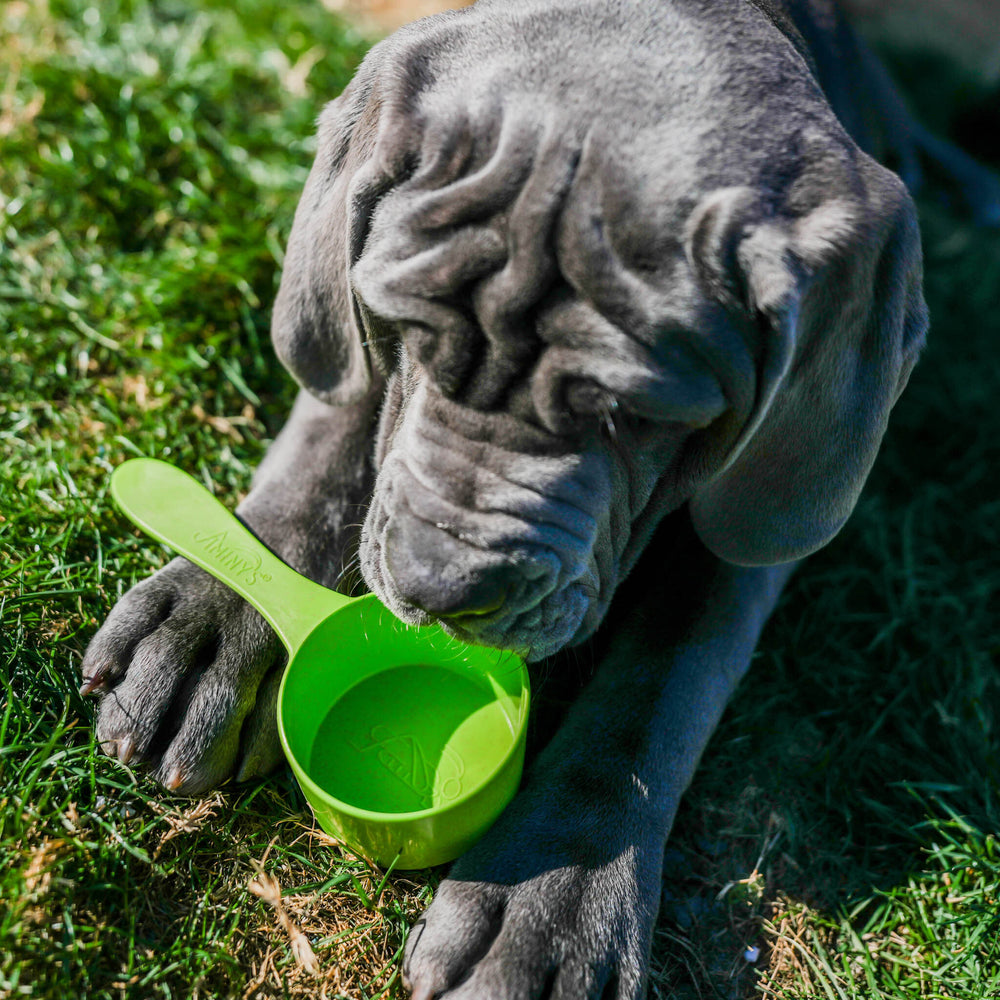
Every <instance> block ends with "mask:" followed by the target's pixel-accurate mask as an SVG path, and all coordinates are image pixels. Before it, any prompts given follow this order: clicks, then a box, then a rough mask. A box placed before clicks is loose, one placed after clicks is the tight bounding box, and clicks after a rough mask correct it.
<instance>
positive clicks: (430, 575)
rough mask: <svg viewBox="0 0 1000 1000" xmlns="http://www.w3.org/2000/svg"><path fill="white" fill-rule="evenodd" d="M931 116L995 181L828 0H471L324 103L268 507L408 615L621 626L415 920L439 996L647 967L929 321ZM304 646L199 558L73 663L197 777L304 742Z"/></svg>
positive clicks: (288, 554) (315, 565)
mask: <svg viewBox="0 0 1000 1000" xmlns="http://www.w3.org/2000/svg"><path fill="white" fill-rule="evenodd" d="M921 146H923V147H924V149H925V151H926V150H929V151H930V152H932V153H934V154H935V155H937V156H939V158H941V159H943V160H944V161H945V163H946V165H947V166H948V168H949V169H950V170H951V171H952V173H953V175H954V176H955V177H956V179H957V182H958V184H959V185H960V187H961V189H962V190H963V191H964V192H965V194H966V196H967V197H968V200H969V202H970V204H971V205H973V206H974V207H975V208H976V209H977V211H979V212H980V214H981V215H982V216H983V217H984V218H987V219H988V218H990V217H991V216H992V215H994V214H995V213H996V210H997V207H998V206H1000V189H998V188H997V186H996V183H995V181H993V179H992V178H991V177H990V176H989V175H988V174H986V173H985V171H983V170H982V169H981V168H978V167H977V166H976V165H975V164H973V163H972V162H971V161H969V160H967V159H966V158H964V157H963V156H962V154H960V153H958V151H957V150H953V149H951V148H950V147H946V146H945V145H944V144H942V143H940V141H939V140H934V141H932V140H931V139H930V137H929V136H928V135H927V133H925V132H923V131H922V130H920V129H919V128H918V127H917V126H915V124H914V123H913V122H912V120H911V119H910V118H909V116H908V115H907V114H906V113H905V109H904V108H903V105H902V103H901V102H900V100H899V98H898V96H897V95H896V93H895V91H893V90H892V89H891V85H890V84H889V82H888V79H887V77H886V76H885V74H884V73H883V72H882V71H881V69H880V67H878V65H877V63H876V62H875V61H874V59H873V58H872V57H871V56H870V55H869V54H868V53H867V51H866V50H865V49H864V48H863V46H862V45H861V43H860V42H858V40H857V39H856V38H855V37H854V35H853V34H852V33H851V31H850V29H849V28H848V26H847V24H846V23H845V22H844V21H843V19H842V18H841V16H840V14H839V13H838V11H837V9H836V8H835V7H833V6H832V4H831V3H830V2H829V0H810V2H806V0H663V2H661V3H649V2H640V0H544V2H543V0H480V2H479V3H477V4H476V5H475V6H474V7H472V8H469V9H466V10H462V11H458V12H450V13H445V14H441V15H438V16H435V17H432V18H428V19H426V20H423V21H419V22H417V23H415V24H413V25H411V26H409V27H407V28H404V29H402V30H401V31H399V32H398V33H396V34H395V35H393V36H391V37H390V38H389V39H387V40H386V41H384V42H382V43H380V44H379V45H377V46H376V47H375V48H374V49H372V50H371V52H370V54H369V55H368V56H367V57H366V59H365V60H364V62H363V64H362V65H361V67H360V69H359V70H358V72H357V74H356V76H355V78H354V80H353V81H352V83H351V84H350V85H349V86H348V88H347V89H346V90H345V91H344V93H343V94H342V95H341V96H340V97H338V98H337V99H336V100H335V101H333V102H332V103H331V104H329V105H328V106H327V107H326V109H325V110H324V111H323V113H322V116H321V118H320V121H319V142H318V152H317V154H316V159H315V163H314V165H313V168H312V171H311V173H310V175H309V178H308V181H307V183H306V186H305V190H304V192H303V194H302V198H301V201H300V204H299V206H298V209H297V213H296V216H295V220H294V224H293V228H292V232H291V236H290V239H289V243H288V249H287V256H286V259H285V263H284V271H283V275H282V279H281V286H280V289H279V292H278V295H277V299H276V302H275V305H274V314H273V328H272V329H273V339H274V343H275V346H276V349H277V352H278V354H279V357H280V358H281V360H282V362H283V364H284V365H285V366H286V367H287V368H288V370H289V371H290V372H291V373H292V374H293V375H294V376H295V378H296V379H297V380H298V381H299V383H300V384H301V386H302V392H301V393H300V395H299V397H298V399H297V401H296V403H295V405H294V408H293V410H292V413H291V415H290V417H289V419H288V422H287V424H286V425H285V427H284V429H283V430H282V431H281V433H280V434H279V435H278V437H277V439H276V440H275V442H274V444H273V446H272V447H271V448H270V450H269V451H268V453H267V456H266V458H265V460H264V461H263V463H262V465H261V467H260V468H259V470H258V471H257V473H256V475H255V478H254V481H253V487H252V490H251V492H250V493H249V495H248V496H247V498H246V500H245V501H244V502H243V503H242V504H241V506H240V508H239V514H240V517H241V518H242V519H243V521H244V522H245V523H246V524H247V525H249V527H250V528H251V529H252V530H253V531H254V532H255V533H256V534H257V535H259V537H260V538H261V539H263V540H264V542H266V543H267V544H268V545H269V546H270V547H271V548H272V549H273V550H274V551H275V552H276V553H278V554H279V555H280V556H281V557H282V558H283V559H285V560H286V561H287V562H288V563H289V564H290V565H292V566H293V567H294V568H296V569H297V570H299V571H300V572H303V573H305V574H306V575H308V576H310V577H311V578H312V579H314V580H317V581H319V582H321V583H324V584H326V585H327V586H330V587H336V586H338V584H341V583H342V571H343V569H344V568H345V566H349V565H351V560H352V553H354V552H355V551H357V557H358V559H359V563H360V568H361V571H362V573H363V576H364V579H365V581H366V583H367V585H368V586H369V587H370V588H371V589H372V590H373V591H374V592H375V593H376V594H377V595H378V596H379V598H380V599H381V600H382V601H383V602H384V603H385V605H386V606H387V607H388V608H390V609H391V610H392V611H393V612H394V613H395V614H396V615H397V616H398V617H399V618H400V619H402V620H403V621H405V622H410V623H414V624H420V623H425V622H429V621H432V620H436V621H440V622H441V623H442V624H443V625H444V626H445V627H446V628H447V629H448V630H449V631H450V632H453V633H454V634H455V635H457V636H459V637H460V638H462V639H464V640H468V641H470V642H474V643H482V644H485V645H489V646H496V647H502V648H514V649H517V650H520V651H522V652H524V653H525V654H526V655H527V656H528V658H529V660H530V661H532V662H533V663H536V664H541V663H544V664H545V668H544V669H545V670H547V671H554V670H557V669H558V668H557V666H553V664H557V662H558V660H559V657H560V656H561V655H563V651H566V650H572V651H575V655H576V656H577V657H578V661H579V662H593V663H594V664H595V668H594V672H593V676H592V678H591V679H590V680H589V682H588V684H587V686H586V687H585V688H584V690H583V691H582V693H581V694H580V696H579V698H578V699H577V700H576V701H575V702H574V703H573V705H572V707H571V708H570V709H569V711H568V712H567V715H566V718H565V720H564V722H563V724H562V725H561V727H560V728H559V729H558V731H557V732H556V733H555V735H554V736H553V737H552V739H551V741H550V742H549V743H548V744H547V746H545V747H544V748H543V749H542V750H541V751H540V752H539V754H538V756H537V758H536V759H535V761H534V763H533V765H532V766H531V767H530V768H529V770H528V771H527V773H526V777H525V780H524V783H523V787H522V789H521V791H520V793H519V795H518V796H517V797H516V798H515V800H514V801H513V802H512V804H511V805H510V806H509V807H508V809H507V810H506V811H505V812H504V814H503V815H502V816H501V818H500V819H499V821H498V822H497V824H496V825H495V826H494V828H493V829H492V830H491V831H490V832H489V833H488V834H487V835H486V836H485V837H484V838H483V839H482V840H481V841H480V842H479V843H478V844H477V845H476V846H475V847H474V848H473V849H472V850H471V851H470V852H469V853H468V854H466V855H465V856H464V857H463V858H461V859H460V860H459V861H458V862H457V863H456V864H455V865H454V867H453V869H452V871H451V873H450V876H449V878H448V879H446V880H445V881H444V882H443V883H442V884H441V886H440V888H439V890H438V891H437V893H436V896H435V899H434V901H433V903H432V905H431V906H430V907H429V909H428V910H427V912H426V913H425V914H424V916H423V917H422V918H421V919H420V920H419V921H418V923H417V925H416V926H415V927H414V929H413V931H412V933H411V934H410V936H409V939H408V942H407V946H406V954H405V958H404V964H403V973H404V981H405V983H406V984H407V987H408V988H409V989H410V990H411V991H412V996H413V997H414V998H415V1000H428V998H430V997H438V996H446V997H448V998H454V1000H461V998H466V997H468V998H472V997H475V998H478V1000H492V998H496V1000H501V998H503V1000H510V998H522V997H523V998H528V997H541V996H544V997H552V998H557V997H564V998H574V1000H580V998H584V997H587V998H590V997H593V998H598V997H601V998H609V997H615V998H635V997H640V996H642V995H643V992H644V989H645V981H646V972H647V965H648V954H649V948H650V940H651V934H652V929H653V924H654V921H655V918H656V914H657V908H658V902H659V895H660V877H661V864H662V856H663V848H664V843H665V841H666V838H667V836H668V834H669V831H670V828H671V824H672V822H673V819H674V815H675V813H676V810H677V806H678V802H679V800H680V797H681V795H682V793H683V792H684V790H685V788H686V787H687V785H688V783H689V781H690V779H691V776H692V774H693V772H694V770H695V767H696V765H697V762H698V759H699V756H700V755H701V753H702V750H703V748H704V747H705V745H706V742H707V741H708V739H709V737H710V736H711V734H712V731H713V729H714V728H715V726H716V724H717V722H718V720H719V717H720V715H721V713H722V711H723V709H724V707H725V705H726V703H727V700H728V699H729V697H730V695H731V694H732V692H733V690H734V689H735V688H736V686H737V684H738V683H739V681H740V679H741V678H742V677H743V675H744V674H745V672H746V670H747V668H748V665H749V663H750V659H751V655H752V653H753V650H754V647H755V645H756V643H757V641H758V637H759V635H760V633H761V630H762V628H763V626H764V624H765V622H766V621H767V618H768V616H769V615H770V613H771V611H772V609H773V608H774V606H775V603H776V601H777V600H778V597H779V594H780V593H781V590H782V587H783V586H784V584H785V582H786V581H787V580H788V578H789V576H790V575H791V573H792V572H793V571H794V568H795V566H796V564H797V563H798V562H799V561H800V560H801V559H803V558H804V557H806V556H807V555H809V554H810V553H812V552H814V551H815V550H817V549H818V548H820V547H821V546H823V545H824V544H825V543H827V542H828V541H829V540H830V539H831V538H832V537H833V536H834V535H835V534H836V533H837V532H838V530H839V529H840V528H841V526H842V525H843V524H844V522H845V520H846V519H847V517H848V516H849V514H850V512H851V509H852V508H853V507H854V505H855V502H856V500H857V498H858V495H859V493H860V491H861V489H862V486H863V484H864V481H865V478H866V476H867V475H868V472H869V470H870V469H871V467H872V464H873V462H874V461H875V457H876V453H877V451H878V448H879V443H880V440H881V438H882V436H883V432H884V431H885V428H886V422H887V420H888V418H889V413H890V410H891V409H892V406H893V404H894V403H895V402H896V400H897V399H898V397H899V395H900V393H901V392H902V391H903V388H904V386H905V385H906V382H907V378H908V376H909V374H910V372H911V370H912V368H913V365H914V364H915V362H916V361H917V358H918V356H919V354H920V350H921V346H922V344H923V342H924V338H925V333H926V329H927V322H928V321H927V311H926V307H925V304H924V300H923V296H922V291H921V287H922V273H921V269H922V264H921V250H920V239H919V233H918V228H917V221H916V215H915V210H914V205H913V202H912V200H911V197H910V194H909V193H908V191H907V188H906V186H905V185H904V183H903V181H902V180H901V179H900V177H899V176H898V175H897V174H896V173H894V172H893V171H891V170H889V169H887V168H886V167H884V166H882V165H880V164H879V162H877V160H876V159H875V158H874V155H875V154H877V155H878V156H881V157H883V158H886V159H887V160H889V161H890V162H894V163H895V164H896V165H897V166H898V167H899V168H900V170H901V171H902V172H903V173H904V174H908V175H909V178H908V179H910V180H911V182H914V183H915V182H916V179H917V175H918V172H919V171H918V166H919V164H918V153H919V151H920V147H921ZM359 511H361V512H362V515H360V516H359ZM359 520H362V521H363V523H362V524H361V526H360V529H359V527H358V522H359ZM581 650H583V651H585V652H580V651H581ZM282 664H283V656H282V651H281V648H280V646H279V644H278V642H277V640H276V638H275V636H274V634H273V633H272V632H271V630H270V629H269V628H268V627H267V626H266V625H265V624H264V622H263V620H262V619H261V618H260V616H259V615H258V614H257V613H256V612H255V611H253V610H252V609H251V608H249V607H248V606H247V605H246V604H245V603H244V602H243V601H242V600H241V599H240V598H238V597H236V596H235V595H234V594H232V593H231V592H230V591H229V590H227V589H226V588H225V587H224V586H222V585H221V584H219V583H217V582H216V581H215V580H214V579H212V578H211V577H209V576H208V575H206V574H205V573H203V572H202V571H200V570H198V569H196V568H195V567H194V566H192V565H190V564H189V563H187V562H185V561H184V560H183V559H175V560H173V561H172V562H170V563H169V564H168V565H167V566H166V567H164V568H163V569H162V570H160V571H159V572H158V573H157V574H155V575H154V576H153V577H151V578H150V579H148V580H146V581H144V582H142V583H140V584H138V585H137V586H136V587H134V588H133V589H132V590H131V591H130V592H129V593H127V594H126V595H125V596H124V597H123V598H122V600H121V601H120V602H119V603H118V605H117V606H116V607H115V608H114V609H113V610H112V612H111V614H110V616H109V618H108V619H107V621H106V623H105V624H104V625H103V626H102V628H101V629H100V630H99V632H98V633H97V634H96V636H95V637H94V638H93V640H92V642H91V644H90V646H89V648H88V651H87V653H86V655H85V657H84V661H83V664H82V672H83V676H84V685H83V689H82V690H83V691H84V693H90V692H101V694H102V700H101V704H100V708H99V712H98V719H97V733H98V737H99V739H100V740H101V742H102V744H103V745H104V746H105V748H107V749H108V750H109V752H111V753H114V754H116V755H117V756H118V758H119V759H120V760H121V761H123V762H128V761H130V760H135V761H144V762H146V763H148V765H149V766H150V767H151V768H152V769H153V770H154V772H155V773H156V774H157V776H158V777H159V779H160V780H161V781H162V782H163V784H164V785H165V786H166V787H167V788H169V789H171V790H174V791H177V792H181V793H189V794H196V793H200V792H202V791H204V790H205V789H207V788H209V787H211V786H214V785H216V784H218V783H220V782H222V781H224V780H226V779H228V778H236V779H238V780H245V779H248V778H252V777H254V776H257V775H261V774H265V773H267V772H268V771H269V770H271V769H272V768H274V767H275V766H277V765H278V764H279V762H280V761H281V751H280V749H279V745H278V740H277V736H276V731H275V720H274V716H275V707H274V703H275V696H276V690H277V684H278V681H279V678H280V674H281V669H282Z"/></svg>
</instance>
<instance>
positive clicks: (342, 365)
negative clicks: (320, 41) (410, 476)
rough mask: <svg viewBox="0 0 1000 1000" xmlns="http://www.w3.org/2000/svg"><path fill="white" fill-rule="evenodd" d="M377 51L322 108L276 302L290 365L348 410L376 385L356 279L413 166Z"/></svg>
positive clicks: (278, 338) (281, 343)
mask: <svg viewBox="0 0 1000 1000" xmlns="http://www.w3.org/2000/svg"><path fill="white" fill-rule="evenodd" d="M380 57H381V53H380V49H379V47H376V49H373V50H372V51H371V52H370V53H369V55H368V57H367V58H366V60H365V62H364V63H363V64H362V66H361V68H360V69H359V70H358V73H357V74H356V75H355V77H354V79H353V80H352V81H351V83H350V85H349V86H348V87H347V89H346V90H345V91H344V92H343V93H342V94H341V95H340V97H338V98H337V99H336V100H335V101H332V102H331V103H330V104H328V105H327V106H326V108H325V109H324V110H323V113H322V114H321V116H320V120H319V128H318V146H317V152H316V159H315V161H314V163H313V166H312V169H311V171H310V173H309V177H308V179H307V181H306V185H305V188H304V190H303V192H302V197H301V199H300V200H299V205H298V208H297V209H296V212H295V219H294V222H293V224H292V231H291V234H290V236H289V239H288V247H287V250H286V253H285V262H284V269H283V272H282V276H281V286H280V288H279V290H278V295H277V297H276V299H275V303H274V313H273V316H272V320H271V337H272V340H273V341H274V346H275V350H276V351H277V353H278V357H279V358H280V359H281V362H282V363H283V364H284V365H285V367H286V368H287V369H288V370H289V371H290V372H291V373H292V375H293V376H294V377H295V379H296V380H297V381H298V382H299V384H300V385H302V386H303V387H304V388H306V389H308V390H309V392H310V393H312V395H314V396H316V397H317V398H318V399H321V400H323V401H324V402H326V403H330V404H333V405H342V404H346V403H351V402H354V401H356V400H357V399H359V398H360V397H362V396H363V395H364V394H365V393H366V391H367V390H368V388H369V386H370V384H371V369H370V367H369V358H368V352H367V350H366V349H365V346H364V343H363V318H362V317H361V316H360V315H359V313H358V311H357V308H356V306H355V303H354V300H353V296H352V295H351V293H350V286H349V273H350V268H351V266H352V264H353V263H354V261H356V260H357V259H358V257H359V256H360V255H361V250H362V248H363V246H364V241H365V237H366V235H367V232H368V224H369V219H370V218H371V214H372V211H373V209H374V206H375V204H376V202H377V201H378V199H379V198H380V197H381V196H382V195H383V194H384V193H385V192H386V191H387V190H388V189H389V188H390V187H391V186H392V185H393V183H394V182H395V181H396V180H397V179H398V178H399V176H400V175H401V174H402V173H404V172H405V170H406V169H407V166H406V160H407V149H408V145H407V136H406V134H405V133H406V130H405V128H403V127H402V126H401V125H400V127H397V128H395V129H387V128H386V127H385V120H386V118H388V117H390V115H391V116H392V117H393V118H394V120H395V122H396V123H397V124H398V123H399V119H400V117H401V116H399V115H398V114H393V113H392V112H393V109H392V108H390V107H387V106H386V105H388V103H389V102H387V101H383V100H382V98H381V96H380V94H379V87H378V80H377V76H376V70H377V65H378V62H379V60H380Z"/></svg>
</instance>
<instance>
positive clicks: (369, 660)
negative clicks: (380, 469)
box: [111, 458, 529, 868]
mask: <svg viewBox="0 0 1000 1000" xmlns="http://www.w3.org/2000/svg"><path fill="white" fill-rule="evenodd" d="M111 493H112V495H113V496H114V498H115V500H116V502H117V503H118V505H119V507H121V509H122V510H123V511H124V513H125V514H126V515H127V516H128V517H129V518H130V519H131V520H132V521H134V522H135V524H136V525H138V526H139V527H140V528H141V529H142V530H143V531H145V532H146V533H147V534H149V535H151V536H152V537H153V538H156V539H158V540H159V541H161V542H163V543H164V544H166V545H168V546H170V548H172V549H174V550H175V551H176V552H178V553H180V554H181V555H182V556H185V557H187V558H188V559H190V560H191V562H193V563H196V564H197V565H198V566H200V567H201V568H202V569H204V570H207V571H208V572H209V573H211V574H212V575H213V576H215V577H216V578H218V579H219V580H221V581H222V582H223V583H225V584H227V585H228V586H230V587H232V588H233V590H235V591H236V592H237V593H239V594H241V595H242V596H243V597H245V598H246V599H247V600H248V601H249V602H250V603H251V604H252V605H253V606H254V607H255V608H256V609H257V610H258V611H259V612H260V613H261V614H262V615H263V616H264V617H265V618H266V619H267V620H268V621H269V622H270V623H271V625H272V626H273V627H274V630H275V631H276V632H277V633H278V636H279V637H280V638H281V641H282V642H283V643H284V644H285V647H286V648H287V649H288V667H287V668H286V670H285V676H284V678H283V679H282V682H281V689H280V691H279V694H278V733H279V736H280V738H281V745H282V746H283V747H284V750H285V754H286V756H287V757H288V761H289V763H290V764H291V766H292V770H293V772H294V773H295V776H296V778H297V779H298V781H299V784H300V785H301V787H302V790H303V792H304V793H305V796H306V798H307V799H308V801H309V804H310V805H311V806H312V808H313V811H314V812H315V814H316V819H317V820H318V821H319V824H320V826H322V827H323V829H324V830H326V831H327V833H329V834H331V835H332V836H334V837H336V838H338V839H339V840H341V841H343V842H344V843H345V844H347V845H348V846H350V847H352V848H354V849H355V850H358V851H360V852H361V853H362V854H364V855H366V856H367V857H369V858H371V859H372V860H373V861H376V862H378V863H379V864H381V865H384V866H388V865H390V864H393V863H395V865H396V867H397V868H424V867H428V866H430V865H436V864H441V863H443V862H445V861H450V860H452V859H453V858H456V857H458V855H459V854H461V853H462V852H464V851H465V850H466V849H467V848H468V847H470V846H471V845H472V844H473V843H475V841H476V840H478V839H479V837H480V836H481V835H482V834H483V833H484V832H485V831H486V830H487V829H488V828H489V826H490V825H491V824H492V823H493V821H494V820H495V819H496V818H497V816H498V815H499V814H500V812H501V811H502V810H503V808H504V806H505V805H506V804H507V803H508V802H509V801H510V799H511V797H512V796H513V795H514V792H515V791H516V790H517V786H518V783H519V781H520V778H521V768H522V765H523V763H524V742H525V733H526V723H527V719H528V703H529V683H528V672H527V668H526V667H525V664H524V661H523V660H522V659H521V658H520V657H518V656H517V655H515V654H514V653H510V652H501V651H498V650H495V649H488V648H485V647H482V646H468V645H465V644H463V643H461V642H459V641H458V640H456V639H454V638H452V637H451V636H449V635H448V634H447V633H446V632H444V631H443V630H442V629H441V628H440V627H438V626H436V625H431V626H426V627H421V628H413V627H409V626H406V625H404V624H403V623H402V622H400V621H399V620H398V619H397V618H395V617H394V616H393V615H392V614H391V613H390V612H389V611H388V610H386V608H385V607H383V606H382V605H381V604H380V603H379V602H378V600H377V599H376V598H375V597H374V596H371V595H369V596H366V597H359V598H348V597H343V596H342V595H340V594H337V593H335V592H334V591H332V590H327V589H326V588H325V587H321V586H319V585H318V584H315V583H312V582H311V581H310V580H307V579H306V578H305V577H303V576H300V575H299V574H298V573H296V572H295V571H294V570H292V569H290V568H289V567H288V566H286V565H285V564H284V563H283V562H282V561H281V560H280V559H278V558H277V557H276V556H275V555H273V554H272V553H271V552H270V551H269V550H268V549H267V548H265V546H264V545H263V544H262V543H261V542H259V541H258V540H257V539H256V538H255V537H254V536H253V535H251V534H250V532H249V531H248V530H247V529H246V528H245V527H244V526H243V525H242V524H241V523H240V522H239V521H238V520H237V519H236V517H235V516H234V515H233V514H231V513H230V512H229V511H227V510H226V509H225V508H224V507H223V506H222V505H221V504H220V503H219V502H218V501H217V500H216V499H215V498H214V497H213V496H212V495H211V494H210V493H209V492H208V491H207V490H206V489H204V487H202V486H201V485H199V484H198V483H197V482H196V481H195V480H194V479H192V478H191V477H190V476H189V475H187V474H186V473H184V472H181V471H180V470H179V469H176V468H174V467H173V466H172V465H168V464H167V463H165V462H160V461H157V460H155V459H151V458H137V459H132V460H130V461H128V462H125V463H124V464H122V465H121V466H119V467H118V468H117V469H116V470H115V472H114V475H113V476H112V479H111Z"/></svg>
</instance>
